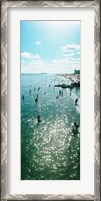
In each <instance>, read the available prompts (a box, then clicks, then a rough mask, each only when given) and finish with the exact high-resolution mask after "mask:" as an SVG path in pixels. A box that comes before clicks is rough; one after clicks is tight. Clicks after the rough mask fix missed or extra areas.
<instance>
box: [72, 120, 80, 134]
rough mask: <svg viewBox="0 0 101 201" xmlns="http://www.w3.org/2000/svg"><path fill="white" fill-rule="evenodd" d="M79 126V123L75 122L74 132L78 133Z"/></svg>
mask: <svg viewBox="0 0 101 201" xmlns="http://www.w3.org/2000/svg"><path fill="white" fill-rule="evenodd" d="M78 128H79V125H78V124H76V123H74V125H72V132H73V133H74V134H77V132H78Z"/></svg>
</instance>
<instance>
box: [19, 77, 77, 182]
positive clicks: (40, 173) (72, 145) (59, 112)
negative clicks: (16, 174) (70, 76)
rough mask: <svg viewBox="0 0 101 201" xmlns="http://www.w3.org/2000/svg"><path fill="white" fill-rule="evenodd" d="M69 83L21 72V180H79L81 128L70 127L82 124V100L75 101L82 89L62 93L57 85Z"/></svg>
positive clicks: (65, 90)
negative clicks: (73, 128)
mask: <svg viewBox="0 0 101 201" xmlns="http://www.w3.org/2000/svg"><path fill="white" fill-rule="evenodd" d="M67 82H68V81H67V79H65V77H63V76H59V75H50V74H22V75H21V180H79V179H80V129H79V130H78V132H77V133H76V134H75V133H73V132H72V129H71V125H72V123H74V122H76V123H77V124H78V125H80V101H79V104H78V106H75V102H74V101H75V98H79V99H80V90H79V89H73V90H72V92H71V94H70V90H69V89H63V94H62V95H61V94H60V96H59V90H60V88H54V85H55V84H61V83H67ZM38 87H40V89H39V90H38ZM29 90H31V92H29ZM22 95H23V96H24V97H23V98H22ZM37 95H38V102H37V103H36V102H35V99H36V97H37ZM38 115H40V119H41V122H40V123H39V124H38V120H37V117H38Z"/></svg>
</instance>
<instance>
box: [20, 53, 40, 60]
mask: <svg viewBox="0 0 101 201" xmlns="http://www.w3.org/2000/svg"><path fill="white" fill-rule="evenodd" d="M21 57H24V58H27V59H40V55H38V54H31V53H29V52H22V53H21Z"/></svg>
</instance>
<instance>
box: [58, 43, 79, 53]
mask: <svg viewBox="0 0 101 201" xmlns="http://www.w3.org/2000/svg"><path fill="white" fill-rule="evenodd" d="M61 51H62V54H64V56H65V54H66V53H67V54H69V55H70V54H71V56H73V55H74V54H77V52H79V51H80V45H78V44H71V45H65V46H63V47H62V48H61ZM72 54H73V55H72ZM69 55H68V56H69Z"/></svg>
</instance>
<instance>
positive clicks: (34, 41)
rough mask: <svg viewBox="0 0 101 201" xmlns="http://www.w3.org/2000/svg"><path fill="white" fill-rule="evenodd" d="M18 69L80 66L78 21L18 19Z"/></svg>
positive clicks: (70, 69)
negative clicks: (19, 32)
mask: <svg viewBox="0 0 101 201" xmlns="http://www.w3.org/2000/svg"><path fill="white" fill-rule="evenodd" d="M20 30H21V73H73V71H74V70H75V69H80V21H21V29H20Z"/></svg>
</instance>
